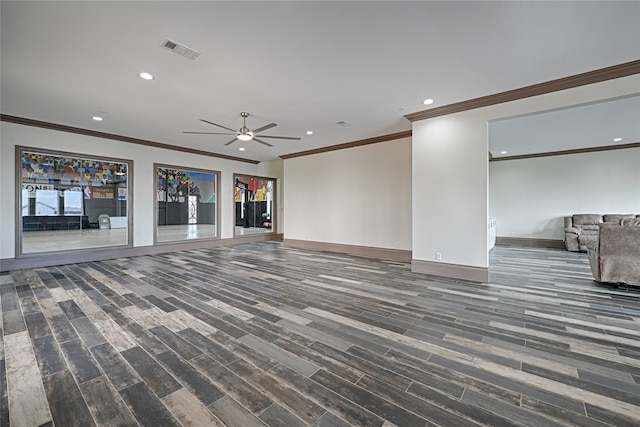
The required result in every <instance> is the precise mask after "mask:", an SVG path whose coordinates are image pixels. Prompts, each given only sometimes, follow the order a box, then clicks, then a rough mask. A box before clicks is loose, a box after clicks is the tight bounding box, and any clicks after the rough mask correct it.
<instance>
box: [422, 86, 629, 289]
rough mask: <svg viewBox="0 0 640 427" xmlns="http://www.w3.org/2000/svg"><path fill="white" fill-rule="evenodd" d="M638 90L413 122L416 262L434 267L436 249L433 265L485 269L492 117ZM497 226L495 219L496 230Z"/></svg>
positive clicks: (553, 96) (577, 94) (579, 94)
mask: <svg viewBox="0 0 640 427" xmlns="http://www.w3.org/2000/svg"><path fill="white" fill-rule="evenodd" d="M638 87H640V75H638V74H636V75H632V76H628V77H623V78H619V79H615V80H608V81H604V82H601V83H595V84H591V85H586V86H580V87H576V88H572V89H567V90H563V91H557V92H552V93H549V94H545V95H540V96H535V97H530V98H525V99H520V100H517V101H511V102H505V103H501V104H497V105H492V106H488V107H483V108H477V109H474V110H469V111H464V112H461V113H455V114H450V115H447V116H440V117H434V118H431V119H425V120H422V121H418V122H414V123H413V159H412V160H413V170H414V174H413V187H414V196H413V259H414V261H417V262H420V261H424V262H426V263H433V262H436V260H435V252H441V253H442V260H441V261H438V262H441V263H451V264H455V265H456V266H462V267H478V268H479V269H486V270H487V271H488V254H487V216H488V214H489V212H488V204H489V203H488V202H489V201H488V198H489V191H488V170H489V168H488V164H487V163H488V159H487V157H488V143H487V141H488V140H487V123H488V122H489V121H490V120H496V119H500V118H504V117H511V116H516V115H520V114H530V113H533V112H538V111H544V110H549V109H553V108H560V107H566V106H569V105H575V104H581V103H586V102H593V101H597V100H602V99H607V98H613V97H617V96H626V95H630V94H633V93H636V92H637V90H638ZM482 151H484V152H482ZM483 170H484V171H485V172H484V176H482V171H483ZM522 190H523V191H524V190H525V189H524V188H523V189H522ZM589 207H590V208H593V209H595V208H596V207H597V206H594V205H590V206H589ZM589 210H591V209H589ZM607 210H609V209H607ZM500 227H501V224H500V221H498V233H500V229H501V228H500ZM416 264H417V263H416ZM454 277H455V276H454Z"/></svg>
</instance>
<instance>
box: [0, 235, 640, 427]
mask: <svg viewBox="0 0 640 427" xmlns="http://www.w3.org/2000/svg"><path fill="white" fill-rule="evenodd" d="M490 258H491V267H492V268H491V283H490V284H486V283H485V284H478V283H471V282H465V281H459V280H452V279H444V278H438V277H431V276H425V275H421V274H414V273H412V272H411V271H410V266H409V265H407V264H404V263H399V262H392V261H380V260H372V259H366V258H357V257H351V256H346V255H340V254H330V253H320V252H310V251H303V250H297V249H290V248H284V247H283V246H282V245H281V244H280V243H276V242H268V243H260V244H247V245H240V246H235V247H233V248H216V249H211V250H194V251H188V252H180V253H175V254H167V255H158V256H145V257H136V258H125V259H118V260H113V261H104V262H93V263H85V264H75V265H66V266H59V267H50V268H39V269H33V270H20V271H13V272H10V273H8V274H2V275H0V291H1V292H0V297H1V302H2V319H1V320H2V321H1V324H2V331H1V336H2V341H1V347H0V414H1V416H0V426H9V425H11V426H13V427H18V426H40V425H49V426H51V425H55V426H64V427H67V426H90V425H100V426H116V425H118V426H129V425H131V426H137V425H143V426H153V427H157V426H172V425H185V426H186V425H193V426H216V425H228V426H242V427H247V426H264V425H268V426H303V425H313V426H322V427H327V426H336V427H340V426H348V425H355V426H385V427H389V426H393V425H395V426H401V427H404V426H411V427H413V426H436V425H438V426H443V427H450V426H474V425H490V426H545V427H547V426H565V425H578V426H638V425H640V341H639V339H640V292H638V290H637V289H635V288H630V289H625V288H617V287H613V286H604V285H600V284H597V283H595V282H594V281H593V280H592V278H591V274H590V271H589V265H588V261H587V257H586V255H585V254H579V253H570V252H566V251H563V250H552V249H531V248H519V247H504V246H498V247H496V248H494V249H493V250H492V251H491V253H490Z"/></svg>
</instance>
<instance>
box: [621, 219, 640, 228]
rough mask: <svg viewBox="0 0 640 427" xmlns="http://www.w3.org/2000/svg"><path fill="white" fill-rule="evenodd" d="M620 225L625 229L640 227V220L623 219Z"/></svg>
mask: <svg viewBox="0 0 640 427" xmlns="http://www.w3.org/2000/svg"><path fill="white" fill-rule="evenodd" d="M620 225H622V226H624V227H640V218H634V217H631V218H622V219H621V220H620Z"/></svg>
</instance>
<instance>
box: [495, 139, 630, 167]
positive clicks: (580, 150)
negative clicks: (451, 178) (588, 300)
mask: <svg viewBox="0 0 640 427" xmlns="http://www.w3.org/2000/svg"><path fill="white" fill-rule="evenodd" d="M626 148H640V142H632V143H630V144H619V145H603V146H600V147H589V148H576V149H574V150H562V151H547V152H545V153H535V154H521V155H519V156H504V157H493V155H492V154H491V153H489V161H490V162H500V161H503V160H520V159H533V158H536V157H550V156H564V155H566V154H580V153H593V152H596V151H609V150H624V149H626Z"/></svg>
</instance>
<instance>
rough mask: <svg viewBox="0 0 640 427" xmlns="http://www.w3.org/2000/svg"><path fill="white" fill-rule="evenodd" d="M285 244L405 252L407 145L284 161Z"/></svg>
mask: <svg viewBox="0 0 640 427" xmlns="http://www.w3.org/2000/svg"><path fill="white" fill-rule="evenodd" d="M284 172H285V180H286V184H285V203H286V205H285V210H286V221H285V224H284V234H285V236H284V237H285V238H286V239H296V240H305V241H312V242H323V243H338V244H346V245H355V246H367V247H376V248H387V249H401V250H410V249H411V139H410V138H404V139H399V140H394V141H387V142H382V143H378V144H370V145H363V146H360V147H353V148H348V149H344V150H338V151H330V152H326V153H321V154H315V155H310V156H303V157H296V158H292V159H286V160H285V161H284Z"/></svg>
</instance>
